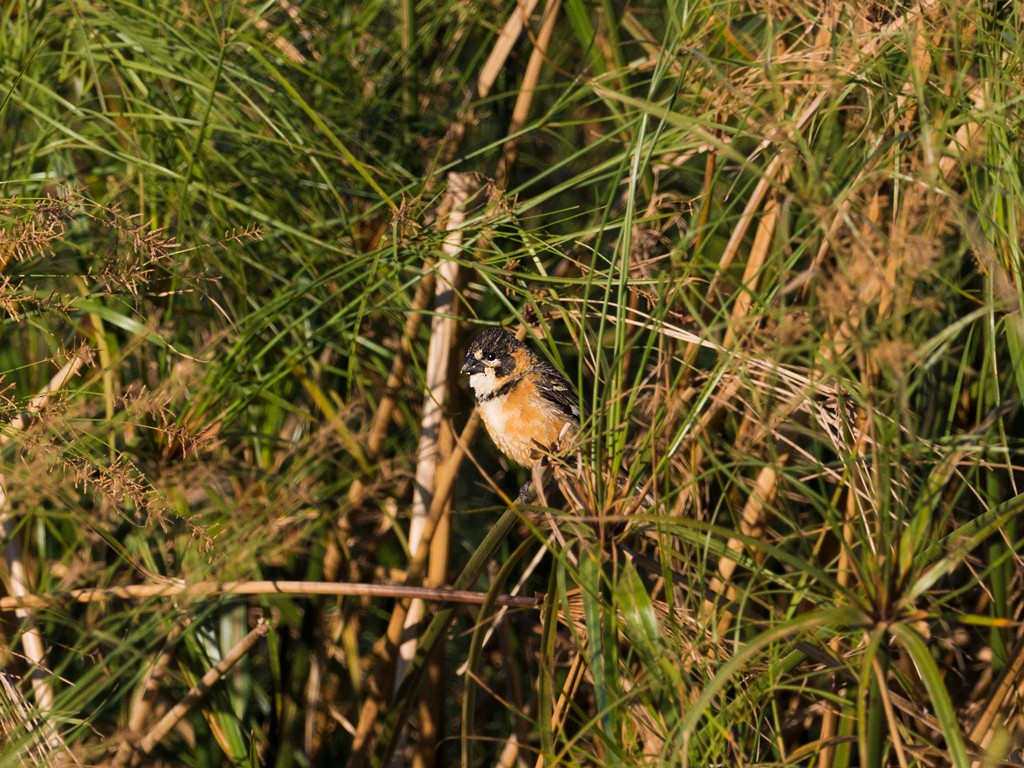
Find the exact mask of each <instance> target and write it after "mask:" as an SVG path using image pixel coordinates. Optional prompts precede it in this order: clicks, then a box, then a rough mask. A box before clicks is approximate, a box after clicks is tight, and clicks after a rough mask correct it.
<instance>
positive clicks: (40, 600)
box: [0, 581, 539, 611]
mask: <svg viewBox="0 0 1024 768" xmlns="http://www.w3.org/2000/svg"><path fill="white" fill-rule="evenodd" d="M484 594H485V593H483V592H473V591H468V590H461V589H447V588H444V587H411V586H403V585H400V584H395V585H391V584H353V583H343V582H336V581H201V582H196V583H195V584H186V583H185V582H183V581H170V582H166V583H159V584H125V585H123V586H120V587H105V588H102V587H86V588H83V589H72V590H69V591H67V592H54V593H50V594H29V595H22V596H18V597H14V596H11V597H0V611H25V610H37V609H39V608H46V607H48V606H53V605H56V604H59V603H62V602H76V603H92V604H96V603H106V602H110V601H111V600H151V599H154V598H162V597H168V598H171V597H173V598H189V599H206V598H211V597H221V596H225V595H301V596H305V597H313V596H317V595H328V596H332V597H367V598H382V599H383V598H392V599H414V600H426V601H429V602H437V603H459V604H465V605H477V604H479V603H481V602H483V600H484ZM538 602H539V600H538V599H536V598H532V597H521V596H516V595H505V596H499V597H498V598H497V604H498V605H507V606H509V607H517V608H526V607H532V606H536V605H537V604H538Z"/></svg>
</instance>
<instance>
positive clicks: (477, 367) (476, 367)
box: [459, 355, 484, 376]
mask: <svg viewBox="0 0 1024 768" xmlns="http://www.w3.org/2000/svg"><path fill="white" fill-rule="evenodd" d="M483 372H484V364H483V363H482V362H480V361H479V360H477V359H476V358H475V357H473V356H472V355H466V359H465V360H463V361H462V368H460V369H459V373H465V374H469V375H470V376H472V375H473V374H474V373H483Z"/></svg>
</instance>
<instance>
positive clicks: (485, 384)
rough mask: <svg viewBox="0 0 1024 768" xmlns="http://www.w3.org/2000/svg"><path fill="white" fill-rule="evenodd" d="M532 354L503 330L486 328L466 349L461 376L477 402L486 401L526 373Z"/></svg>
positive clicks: (531, 360)
mask: <svg viewBox="0 0 1024 768" xmlns="http://www.w3.org/2000/svg"><path fill="white" fill-rule="evenodd" d="M532 362H533V352H531V351H530V348H529V347H527V346H526V345H525V344H524V343H523V342H521V341H520V340H519V339H517V338H516V337H515V336H513V335H512V334H511V333H509V332H508V331H506V330H504V329H503V328H488V329H487V330H486V331H484V332H483V333H481V334H480V335H479V336H477V337H476V338H475V339H474V340H473V343H472V344H470V345H469V351H468V352H467V353H466V359H465V360H464V361H463V362H462V369H461V372H462V373H464V374H469V385H470V386H471V387H472V388H473V393H474V394H475V395H476V398H477V400H486V399H487V398H488V397H489V396H491V395H493V394H494V393H495V392H497V391H498V390H499V389H501V388H502V387H503V386H505V385H506V384H508V383H509V382H510V381H513V380H515V379H516V378H518V377H520V376H522V375H523V374H524V373H526V372H527V371H528V370H530V367H531V364H532Z"/></svg>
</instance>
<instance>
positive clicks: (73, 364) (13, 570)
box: [0, 346, 91, 762]
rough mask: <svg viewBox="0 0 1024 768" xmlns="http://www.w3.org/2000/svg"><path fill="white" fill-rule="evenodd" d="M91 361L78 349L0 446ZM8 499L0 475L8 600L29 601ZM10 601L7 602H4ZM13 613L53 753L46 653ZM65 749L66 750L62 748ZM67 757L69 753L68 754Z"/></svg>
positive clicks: (31, 626) (32, 629) (28, 614)
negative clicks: (16, 619)
mask: <svg viewBox="0 0 1024 768" xmlns="http://www.w3.org/2000/svg"><path fill="white" fill-rule="evenodd" d="M90 359H91V355H90V353H89V348H88V347H84V346H83V347H81V348H80V349H79V350H78V351H76V352H74V353H73V354H72V355H71V358H70V359H69V360H68V361H67V362H66V363H65V364H64V365H63V366H62V367H61V369H60V370H59V371H57V373H55V374H54V375H53V377H52V378H51V379H50V381H49V382H48V383H47V384H46V386H44V387H43V388H42V389H41V390H40V391H39V393H38V394H36V396H35V397H33V398H32V399H31V400H30V401H29V403H28V406H27V407H26V408H25V411H24V412H23V413H20V414H18V415H17V416H15V417H14V418H13V419H11V421H10V422H9V423H8V424H7V428H6V429H5V430H4V431H2V432H0V445H6V444H7V443H8V442H10V440H11V439H12V438H13V436H14V434H15V433H16V432H19V431H22V430H24V429H25V428H26V427H27V426H28V423H29V421H30V418H31V417H32V416H34V415H36V414H38V413H41V412H42V411H43V409H45V408H46V406H47V405H48V404H49V402H50V400H51V399H52V397H53V395H54V394H56V393H57V392H59V391H60V390H61V389H63V388H64V387H65V386H66V385H67V383H68V382H69V381H71V379H73V378H75V377H76V376H77V375H78V374H79V372H80V371H81V370H82V368H84V367H85V366H86V364H88V362H89V360H90ZM10 506H11V505H10V499H9V497H8V496H7V478H6V477H4V476H3V475H2V474H0V536H3V540H4V542H5V545H4V557H5V560H6V565H7V573H8V576H9V577H10V587H11V592H12V597H13V599H15V600H21V599H24V600H31V598H32V592H31V588H30V586H29V579H28V572H27V570H26V568H25V561H24V557H23V554H22V542H21V536H20V535H19V533H18V530H17V528H16V523H15V520H14V514H13V511H12V510H11V508H10ZM4 599H11V598H4ZM15 613H16V615H17V616H18V618H19V619H20V620H21V621H22V623H23V627H24V628H23V629H22V632H21V644H22V648H23V649H24V652H25V658H26V659H27V660H28V662H29V664H30V665H31V671H30V673H29V674H30V675H31V681H32V692H33V694H34V695H35V699H36V704H37V705H38V707H39V709H40V711H41V712H42V716H43V724H42V728H43V733H44V735H45V738H46V741H47V743H48V744H49V746H50V747H51V748H53V749H56V748H58V746H60V745H62V743H63V742H62V741H61V739H60V737H59V736H58V734H57V731H56V729H55V728H53V726H52V725H51V724H49V723H47V722H46V721H45V718H46V713H47V712H48V711H49V710H50V709H51V708H52V707H53V695H54V694H53V689H52V688H51V687H50V683H49V680H48V678H47V675H46V672H45V670H46V651H45V648H44V645H43V637H42V635H41V634H40V633H39V630H38V629H36V626H35V617H34V614H33V612H32V611H31V610H30V609H29V608H28V607H27V606H25V605H23V606H20V607H17V608H15ZM65 749H66V748H65ZM68 754H69V755H70V752H68ZM75 762H77V760H76V761H75Z"/></svg>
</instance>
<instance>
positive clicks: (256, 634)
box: [134, 619, 270, 763]
mask: <svg viewBox="0 0 1024 768" xmlns="http://www.w3.org/2000/svg"><path fill="white" fill-rule="evenodd" d="M268 632H270V624H269V623H267V622H266V621H263V620H262V619H260V621H259V623H257V624H256V626H255V627H254V628H253V629H252V630H251V631H250V632H249V634H248V635H246V636H245V637H244V638H242V639H241V640H240V641H239V642H238V644H237V645H235V647H233V648H232V649H231V650H230V651H228V652H227V654H225V656H224V658H223V659H221V660H220V661H219V662H218V663H217V664H215V665H214V666H213V667H211V668H210V669H209V671H207V673H206V674H205V675H203V677H202V678H201V679H200V680H199V682H198V683H196V684H195V685H194V686H192V688H190V689H189V691H188V693H186V694H185V695H184V696H183V697H182V699H181V701H179V702H178V703H177V704H175V705H174V706H173V707H172V708H171V709H170V710H169V711H168V712H167V713H166V714H165V715H164V716H163V717H162V718H160V720H159V721H158V722H157V724H156V725H154V726H153V729H152V730H151V731H150V732H149V733H147V734H146V735H145V736H144V737H143V738H142V740H141V741H140V742H139V744H138V746H137V747H136V748H135V755H134V756H135V762H136V763H139V762H141V758H143V757H145V756H146V755H149V754H150V753H151V752H152V751H153V750H154V749H156V747H157V745H158V744H159V743H160V742H161V741H163V740H164V738H165V737H166V736H167V734H168V733H170V732H171V730H172V729H173V728H174V727H175V726H176V725H177V724H178V723H179V722H181V720H182V718H184V717H185V716H186V715H187V714H188V713H189V712H191V711H192V710H193V709H194V708H195V707H196V705H197V704H199V702H201V701H202V700H203V699H204V698H206V695H207V694H208V693H209V692H210V691H211V690H212V689H213V686H215V685H216V684H217V682H218V681H219V680H220V679H221V678H222V677H224V675H226V674H227V673H228V672H229V671H231V668H232V667H234V666H235V664H237V663H238V662H239V661H241V660H242V659H243V658H244V657H245V655H246V654H247V653H249V651H251V650H252V648H253V646H255V645H256V643H258V642H259V641H260V640H262V639H263V638H264V637H266V636H267V633H268Z"/></svg>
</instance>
